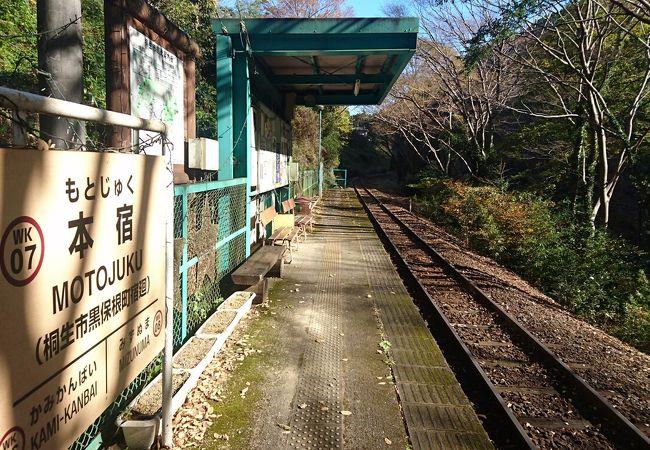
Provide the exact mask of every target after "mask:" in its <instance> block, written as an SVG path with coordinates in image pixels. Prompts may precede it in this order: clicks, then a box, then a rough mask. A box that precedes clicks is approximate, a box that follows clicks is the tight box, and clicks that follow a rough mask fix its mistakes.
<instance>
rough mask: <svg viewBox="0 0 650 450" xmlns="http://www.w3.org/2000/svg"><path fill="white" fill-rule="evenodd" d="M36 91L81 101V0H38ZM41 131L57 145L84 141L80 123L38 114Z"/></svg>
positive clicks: (75, 143)
mask: <svg viewBox="0 0 650 450" xmlns="http://www.w3.org/2000/svg"><path fill="white" fill-rule="evenodd" d="M37 26H38V32H39V37H38V76H39V85H40V94H41V95H43V96H46V97H53V98H58V99H61V100H67V101H70V102H75V103H82V100H83V56H82V52H81V49H82V40H81V0H38V1H37ZM40 125H41V134H42V136H41V137H42V138H43V140H45V141H48V140H51V141H52V143H53V144H54V145H55V146H56V147H57V148H63V149H70V148H76V147H78V146H79V145H81V144H83V143H85V141H86V136H85V127H84V125H83V122H80V121H77V120H72V119H64V118H60V117H53V116H47V115H42V116H41V117H40Z"/></svg>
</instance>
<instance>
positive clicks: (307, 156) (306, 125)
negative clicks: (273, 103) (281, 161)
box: [292, 106, 352, 169]
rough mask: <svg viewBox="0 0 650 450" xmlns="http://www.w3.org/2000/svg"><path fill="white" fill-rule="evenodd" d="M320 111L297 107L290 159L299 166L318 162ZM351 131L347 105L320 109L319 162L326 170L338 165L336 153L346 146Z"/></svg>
mask: <svg viewBox="0 0 650 450" xmlns="http://www.w3.org/2000/svg"><path fill="white" fill-rule="evenodd" d="M318 116H319V113H318V112H317V111H316V110H314V109H312V108H306V107H298V108H296V114H295V117H294V120H293V122H292V128H293V129H292V135H293V144H292V150H293V160H294V161H297V162H298V163H299V164H300V166H301V167H304V168H315V167H316V166H317V165H318V132H319V117H318ZM351 131H352V121H351V119H350V113H349V112H348V110H347V109H346V108H342V107H336V106H326V107H325V109H324V110H323V112H322V138H321V139H322V141H321V144H322V147H323V152H322V155H321V157H322V161H323V166H324V167H325V169H330V168H335V167H338V165H339V155H340V153H341V150H342V149H343V147H344V146H345V145H347V142H348V138H349V135H350V133H351Z"/></svg>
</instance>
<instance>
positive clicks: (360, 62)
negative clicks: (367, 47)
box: [355, 56, 366, 73]
mask: <svg viewBox="0 0 650 450" xmlns="http://www.w3.org/2000/svg"><path fill="white" fill-rule="evenodd" d="M365 60H366V57H365V56H359V57H358V58H357V65H356V67H355V73H361V69H363V63H364V62H365Z"/></svg>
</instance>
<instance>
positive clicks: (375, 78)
mask: <svg viewBox="0 0 650 450" xmlns="http://www.w3.org/2000/svg"><path fill="white" fill-rule="evenodd" d="M268 78H269V81H270V82H271V83H273V84H276V85H279V86H286V85H317V84H354V83H355V82H356V81H357V80H360V81H361V83H379V84H383V83H388V82H390V80H391V79H392V75H391V74H378V75H366V74H362V73H360V74H352V75H271V76H269V77H268Z"/></svg>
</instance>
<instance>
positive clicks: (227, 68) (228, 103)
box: [216, 35, 233, 180]
mask: <svg viewBox="0 0 650 450" xmlns="http://www.w3.org/2000/svg"><path fill="white" fill-rule="evenodd" d="M216 57H217V58H216V59H217V136H218V139H219V180H230V179H232V178H233V148H232V146H233V107H232V105H233V77H232V75H233V73H232V72H233V70H232V40H231V38H230V36H222V35H217V55H216Z"/></svg>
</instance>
